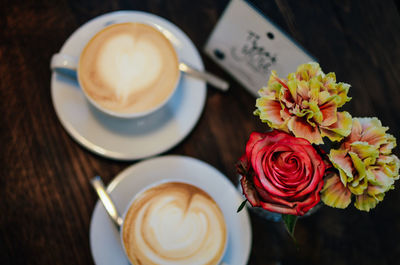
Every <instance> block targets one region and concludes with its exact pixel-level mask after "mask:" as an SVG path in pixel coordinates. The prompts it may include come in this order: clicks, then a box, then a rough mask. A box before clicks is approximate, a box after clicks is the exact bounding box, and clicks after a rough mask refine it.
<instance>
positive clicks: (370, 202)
mask: <svg viewBox="0 0 400 265" xmlns="http://www.w3.org/2000/svg"><path fill="white" fill-rule="evenodd" d="M378 202H379V200H378V199H376V198H375V197H372V196H369V195H368V194H362V195H358V196H356V201H355V203H354V206H355V207H356V208H357V209H358V210H361V211H366V212H369V210H371V209H373V208H375V206H376V205H377V204H378Z"/></svg>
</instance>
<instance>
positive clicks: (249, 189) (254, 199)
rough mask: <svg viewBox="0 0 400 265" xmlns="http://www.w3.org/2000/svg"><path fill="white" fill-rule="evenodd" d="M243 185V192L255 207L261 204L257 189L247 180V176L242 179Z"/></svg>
mask: <svg viewBox="0 0 400 265" xmlns="http://www.w3.org/2000/svg"><path fill="white" fill-rule="evenodd" d="M240 183H241V185H242V189H243V194H244V195H245V196H246V198H247V200H248V201H249V202H250V204H251V205H252V206H253V207H257V206H260V198H259V196H258V194H257V191H256V190H255V188H254V186H253V185H252V184H251V183H250V182H249V181H248V180H247V178H246V177H245V176H242V178H241V179H240Z"/></svg>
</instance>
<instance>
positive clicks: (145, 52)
mask: <svg viewBox="0 0 400 265" xmlns="http://www.w3.org/2000/svg"><path fill="white" fill-rule="evenodd" d="M178 63H179V62H178V57H177V54H176V52H175V49H174V47H173V46H172V44H171V43H170V42H169V40H168V39H167V38H166V37H165V36H164V35H163V34H162V33H161V32H160V31H158V30H157V29H155V28H153V27H152V26H149V25H146V24H141V23H122V24H114V25H111V26H109V27H107V28H105V29H103V30H102V31H100V32H99V33H97V34H96V35H95V36H94V37H93V38H92V39H91V40H90V41H89V43H88V44H87V45H86V47H85V49H84V50H83V52H82V54H81V56H80V60H79V67H78V78H79V82H80V83H81V85H82V88H83V90H84V91H85V93H86V94H87V96H88V97H89V98H90V99H92V100H93V101H94V102H95V103H96V104H98V105H99V106H101V107H102V108H104V109H107V110H110V111H112V112H116V113H129V114H131V113H141V112H146V111H150V110H152V109H154V108H156V107H157V106H160V105H162V104H163V103H164V102H165V101H166V100H167V99H168V98H169V97H170V96H171V94H172V93H173V91H174V89H175V87H176V84H177V82H178V79H179V68H178Z"/></svg>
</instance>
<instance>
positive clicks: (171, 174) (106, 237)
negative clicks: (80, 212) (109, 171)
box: [90, 156, 252, 265]
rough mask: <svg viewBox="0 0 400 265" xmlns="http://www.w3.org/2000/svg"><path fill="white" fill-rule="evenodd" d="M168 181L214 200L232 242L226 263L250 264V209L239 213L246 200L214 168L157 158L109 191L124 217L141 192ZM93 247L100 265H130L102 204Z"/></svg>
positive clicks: (136, 166)
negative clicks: (185, 184)
mask: <svg viewBox="0 0 400 265" xmlns="http://www.w3.org/2000/svg"><path fill="white" fill-rule="evenodd" d="M164 179H169V180H177V181H179V180H180V181H184V182H189V183H192V184H194V185H197V186H198V187H200V188H202V189H203V190H205V191H207V193H209V194H210V195H211V196H212V197H213V198H214V200H215V201H216V202H217V203H218V204H219V206H220V207H221V209H222V212H223V214H224V217H225V220H226V223H227V226H228V235H229V239H228V246H227V249H226V253H225V256H224V258H223V262H224V263H225V264H227V265H244V264H247V260H248V257H249V254H250V247H251V236H252V232H251V225H250V219H249V216H248V213H247V209H246V208H244V209H243V210H242V211H241V212H240V213H236V210H237V208H238V206H239V205H240V203H241V202H242V201H243V198H242V196H241V195H240V194H239V192H238V191H237V189H236V188H235V187H234V186H233V184H232V183H231V182H230V181H229V180H228V179H227V178H226V177H225V176H224V175H223V174H222V173H220V172H219V171H218V170H216V169H215V168H214V167H212V166H210V165H208V164H206V163H204V162H202V161H200V160H197V159H194V158H190V157H185V156H161V157H156V158H152V159H149V160H144V161H141V162H139V163H137V164H134V165H133V166H130V167H128V168H127V169H125V170H124V171H122V172H121V173H120V174H119V175H118V176H117V177H116V178H114V180H113V181H111V183H110V184H109V185H108V187H107V191H108V192H109V193H110V194H111V197H112V199H113V200H114V202H115V204H116V206H117V208H118V209H119V211H120V212H121V213H122V212H124V210H125V208H126V207H127V205H128V203H129V202H130V200H131V199H132V197H133V196H134V195H135V194H136V193H137V192H139V191H140V190H141V189H143V188H144V187H146V186H148V185H150V184H152V183H154V182H157V181H161V180H164ZM90 247H91V250H92V256H93V259H94V261H95V263H96V265H103V264H104V265H109V264H113V265H120V264H124V265H127V264H129V262H128V260H127V258H126V257H125V254H124V252H123V249H122V246H121V242H120V236H119V233H118V231H117V229H116V227H115V226H114V224H113V223H112V222H111V220H110V218H109V217H108V215H107V213H106V212H105V210H104V207H103V205H101V204H100V202H97V204H96V206H95V208H94V211H93V215H92V219H91V223H90Z"/></svg>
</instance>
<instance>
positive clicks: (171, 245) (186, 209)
mask: <svg viewBox="0 0 400 265" xmlns="http://www.w3.org/2000/svg"><path fill="white" fill-rule="evenodd" d="M226 233H227V232H226V226H225V221H224V217H223V215H222V212H221V210H220V209H219V207H218V206H217V204H216V203H215V201H214V200H213V199H212V198H211V197H210V196H209V195H208V194H207V193H205V192H204V191H202V190H200V189H199V188H197V187H194V186H192V185H189V184H185V183H179V182H171V183H166V184H161V185H158V186H156V187H153V188H151V189H149V190H147V191H145V192H144V193H142V194H141V195H140V196H139V197H138V198H137V199H136V200H135V202H134V203H133V204H132V205H131V207H130V209H129V210H128V212H127V214H126V217H125V220H124V225H123V234H122V237H123V242H124V246H125V249H126V252H127V255H128V257H129V259H130V260H131V262H132V263H133V264H163V265H172V264H174V265H179V264H193V265H206V264H217V262H219V260H220V258H221V256H222V254H223V252H224V249H225V244H226Z"/></svg>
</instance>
